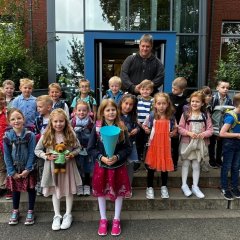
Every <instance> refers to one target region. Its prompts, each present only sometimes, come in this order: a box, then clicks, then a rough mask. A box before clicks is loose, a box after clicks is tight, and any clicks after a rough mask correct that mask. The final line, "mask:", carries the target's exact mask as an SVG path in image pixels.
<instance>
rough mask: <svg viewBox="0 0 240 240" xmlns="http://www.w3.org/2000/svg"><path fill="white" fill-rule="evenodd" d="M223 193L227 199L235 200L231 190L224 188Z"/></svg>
mask: <svg viewBox="0 0 240 240" xmlns="http://www.w3.org/2000/svg"><path fill="white" fill-rule="evenodd" d="M222 195H223V197H224V198H225V199H226V200H230V201H232V200H234V197H233V195H232V193H231V191H229V190H224V189H222Z"/></svg>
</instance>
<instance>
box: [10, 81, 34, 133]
mask: <svg viewBox="0 0 240 240" xmlns="http://www.w3.org/2000/svg"><path fill="white" fill-rule="evenodd" d="M33 85H34V82H33V80H31V79H28V78H22V79H20V86H19V89H20V91H21V92H22V94H21V95H20V96H18V97H16V98H15V99H14V100H13V103H12V107H13V108H17V109H19V110H20V111H21V112H22V113H23V115H24V116H25V120H26V121H25V126H26V127H27V128H28V129H29V130H31V131H34V122H35V118H36V116H37V115H38V114H37V104H36V97H34V96H32V95H31V94H32V91H33Z"/></svg>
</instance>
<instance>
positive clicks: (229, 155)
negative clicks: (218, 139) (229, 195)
mask: <svg viewBox="0 0 240 240" xmlns="http://www.w3.org/2000/svg"><path fill="white" fill-rule="evenodd" d="M239 166H240V140H239V139H236V138H225V139H223V164H222V169H221V187H222V189H223V190H227V189H228V172H229V171H231V188H232V189H236V188H238V177H239Z"/></svg>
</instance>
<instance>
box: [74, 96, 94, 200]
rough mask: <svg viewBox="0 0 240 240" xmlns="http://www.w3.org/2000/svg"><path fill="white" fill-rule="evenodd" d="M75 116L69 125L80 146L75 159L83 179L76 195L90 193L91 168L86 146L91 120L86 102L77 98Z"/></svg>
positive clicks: (90, 129)
mask: <svg viewBox="0 0 240 240" xmlns="http://www.w3.org/2000/svg"><path fill="white" fill-rule="evenodd" d="M74 112H75V116H74V117H73V118H72V120H71V125H72V127H73V130H74V131H75V133H76V135H77V138H78V140H79V142H80V144H81V146H82V149H81V152H80V154H79V156H78V158H77V159H76V162H77V166H78V170H79V173H80V175H81V177H82V180H83V185H82V186H79V188H78V189H77V195H80V196H83V195H84V196H89V195H90V174H91V173H92V170H93V162H92V159H91V158H90V157H89V156H88V154H87V151H86V148H87V145H88V140H89V137H90V134H91V131H92V127H93V121H92V118H91V117H90V116H89V112H90V109H89V105H88V103H86V102H84V101H82V100H78V101H77V105H76V107H75V111H74Z"/></svg>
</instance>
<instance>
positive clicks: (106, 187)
mask: <svg viewBox="0 0 240 240" xmlns="http://www.w3.org/2000/svg"><path fill="white" fill-rule="evenodd" d="M97 117H98V120H97V121H96V125H95V126H94V127H93V130H92V132H91V136H90V139H89V143H88V148H87V150H88V153H89V155H91V156H92V157H93V159H96V163H95V167H94V171H93V179H92V192H93V195H94V196H95V197H97V198H98V204H99V210H100V215H101V220H100V222H99V228H98V235H100V236H105V235H107V225H108V221H107V217H106V198H109V199H110V200H112V201H115V216H114V219H113V223H112V231H111V235H113V236H117V235H119V234H120V233H121V226H120V213H121V208H122V202H123V198H124V197H127V196H129V195H130V193H131V187H130V183H129V178H128V173H127V168H126V165H125V163H126V161H127V156H128V155H129V154H130V152H131V146H130V142H129V138H128V133H127V130H126V127H125V125H124V123H123V122H121V121H120V115H119V112H118V109H117V105H116V103H115V102H114V101H113V100H112V99H104V100H103V101H102V103H101V105H100V106H99V109H98V116H97ZM103 126H116V127H118V128H120V134H119V136H118V139H117V143H116V147H115V150H114V151H113V156H108V154H107V149H105V148H104V145H107V143H106V142H104V140H103V138H104V136H100V135H101V128H102V127H103ZM113 138H114V137H113ZM112 141H114V139H112ZM109 144H110V143H109ZM109 144H108V145H109Z"/></svg>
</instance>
